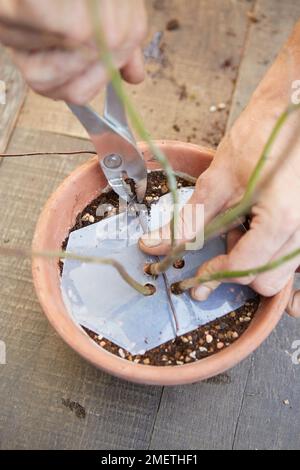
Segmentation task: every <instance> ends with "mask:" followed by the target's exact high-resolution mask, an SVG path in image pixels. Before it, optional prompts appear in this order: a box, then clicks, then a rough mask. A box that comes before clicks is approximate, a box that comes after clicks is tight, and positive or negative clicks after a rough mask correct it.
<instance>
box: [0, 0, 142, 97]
mask: <svg viewBox="0 0 300 470" xmlns="http://www.w3.org/2000/svg"><path fill="white" fill-rule="evenodd" d="M95 1H96V2H98V3H99V16H100V17H99V22H100V24H101V25H102V28H103V31H104V35H105V38H106V42H107V45H108V47H109V49H110V51H111V53H112V57H113V60H114V63H115V65H116V67H117V68H118V69H120V70H121V72H122V75H123V78H124V79H125V80H127V81H128V82H130V83H139V82H141V81H142V80H143V78H144V65H143V57H142V52H141V42H142V41H143V39H144V38H145V34H146V30H147V19H146V12H145V7H144V2H143V0H101V1H100V0H95ZM87 5H88V2H86V0H1V1H0V41H1V42H2V43H3V44H4V45H6V46H8V47H9V48H11V50H12V53H13V58H14V60H15V62H16V64H17V65H18V67H19V68H20V70H21V72H22V73H23V75H24V77H25V79H26V81H27V82H28V84H29V85H30V87H31V88H33V90H35V91H36V92H38V93H41V94H43V95H46V96H48V97H50V98H54V99H63V100H66V101H69V102H72V103H75V104H85V103H87V102H88V101H89V100H91V99H92V98H93V97H94V96H95V95H96V94H97V93H98V92H99V91H100V90H101V88H102V87H103V86H104V85H105V84H106V82H107V79H108V77H107V72H106V69H105V67H104V65H103V64H102V63H101V61H100V60H99V52H98V50H97V48H96V45H95V41H94V31H93V25H92V21H91V17H90V13H89V11H88V8H87Z"/></svg>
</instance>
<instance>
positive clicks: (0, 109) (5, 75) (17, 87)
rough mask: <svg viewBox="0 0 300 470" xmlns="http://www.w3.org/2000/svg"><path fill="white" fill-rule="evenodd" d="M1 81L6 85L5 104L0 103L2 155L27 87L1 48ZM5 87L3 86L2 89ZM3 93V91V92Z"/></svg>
mask: <svg viewBox="0 0 300 470" xmlns="http://www.w3.org/2000/svg"><path fill="white" fill-rule="evenodd" d="M0 81H1V82H2V83H4V92H5V101H6V102H5V103H2V100H1V103H0V153H2V152H4V151H5V149H6V146H7V143H8V141H9V139H10V136H11V133H12V131H13V129H14V125H15V123H16V120H17V117H18V114H19V111H20V109H21V106H22V104H23V101H24V98H25V93H26V86H25V84H24V81H23V80H22V78H21V75H20V73H19V72H18V71H17V70H16V68H15V67H14V66H13V64H12V62H11V60H10V58H9V56H8V53H7V52H6V51H5V50H4V48H3V47H1V46H0ZM2 86H3V85H1V87H2ZM2 91H3V90H2Z"/></svg>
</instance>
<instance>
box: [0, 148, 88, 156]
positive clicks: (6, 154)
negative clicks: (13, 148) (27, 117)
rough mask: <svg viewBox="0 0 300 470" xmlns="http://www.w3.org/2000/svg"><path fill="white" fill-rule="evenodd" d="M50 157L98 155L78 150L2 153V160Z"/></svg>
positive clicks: (0, 154)
mask: <svg viewBox="0 0 300 470" xmlns="http://www.w3.org/2000/svg"><path fill="white" fill-rule="evenodd" d="M49 155H97V152H95V151H93V150H77V151H75V152H30V153H0V158H17V157H38V156H42V157H44V156H49Z"/></svg>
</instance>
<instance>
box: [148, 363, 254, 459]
mask: <svg viewBox="0 0 300 470" xmlns="http://www.w3.org/2000/svg"><path fill="white" fill-rule="evenodd" d="M250 360H251V359H248V360H247V361H246V362H244V363H242V364H241V365H239V366H238V367H236V368H235V369H233V370H232V371H230V372H228V373H226V374H223V375H221V376H219V377H215V378H213V379H211V380H209V381H207V382H206V383H199V384H194V385H189V386H184V387H174V388H166V389H165V390H164V393H163V397H162V401H161V405H160V408H159V411H158V416H157V419H156V422H155V428H154V432H153V437H152V441H151V446H150V449H157V450H163V449H170V450H181V449H184V450H227V449H230V448H231V445H232V442H233V439H234V432H235V427H236V422H237V419H238V416H239V413H240V409H241V402H242V397H243V393H244V389H245V384H246V383H247V378H248V370H249V364H250Z"/></svg>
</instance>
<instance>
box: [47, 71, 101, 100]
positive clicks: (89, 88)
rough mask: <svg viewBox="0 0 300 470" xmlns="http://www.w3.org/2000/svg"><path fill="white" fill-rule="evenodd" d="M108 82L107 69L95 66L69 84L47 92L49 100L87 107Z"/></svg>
mask: <svg viewBox="0 0 300 470" xmlns="http://www.w3.org/2000/svg"><path fill="white" fill-rule="evenodd" d="M107 81H108V75H107V71H106V69H105V67H104V66H103V65H102V64H100V63H97V64H94V65H92V66H90V67H89V69H88V70H87V71H86V72H85V73H83V74H82V75H80V76H79V77H76V78H75V79H73V80H71V81H70V82H69V83H67V84H65V85H63V86H61V87H58V88H56V89H54V90H51V92H49V93H48V92H47V96H48V97H49V98H53V99H56V100H65V101H67V102H68V103H73V104H77V105H85V104H87V103H88V102H89V101H91V100H92V99H93V98H94V97H95V96H96V95H97V93H99V92H100V91H101V90H102V88H103V87H104V86H105V84H106V83H107Z"/></svg>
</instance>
